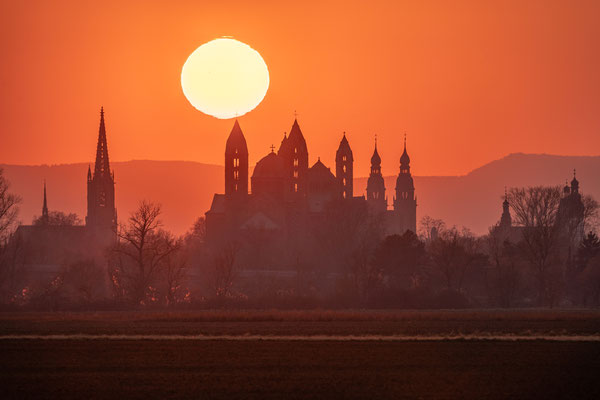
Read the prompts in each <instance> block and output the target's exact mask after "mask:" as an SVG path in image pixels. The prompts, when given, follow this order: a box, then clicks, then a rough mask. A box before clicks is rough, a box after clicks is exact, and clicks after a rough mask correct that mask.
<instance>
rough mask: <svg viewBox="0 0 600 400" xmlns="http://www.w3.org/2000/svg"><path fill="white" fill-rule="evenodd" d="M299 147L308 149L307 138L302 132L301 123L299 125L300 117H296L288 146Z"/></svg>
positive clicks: (287, 142) (303, 149)
mask: <svg viewBox="0 0 600 400" xmlns="http://www.w3.org/2000/svg"><path fill="white" fill-rule="evenodd" d="M287 146H290V147H294V146H295V147H298V149H299V150H302V151H305V152H306V151H308V150H307V147H306V140H305V139H304V135H303V134H302V130H301V129H300V125H298V119H296V118H294V123H293V124H292V129H291V130H290V134H289V136H288V138H287V140H286V147H287Z"/></svg>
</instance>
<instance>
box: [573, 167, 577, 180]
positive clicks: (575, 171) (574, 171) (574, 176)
mask: <svg viewBox="0 0 600 400" xmlns="http://www.w3.org/2000/svg"><path fill="white" fill-rule="evenodd" d="M575 178H577V170H576V169H575V168H573V179H575Z"/></svg>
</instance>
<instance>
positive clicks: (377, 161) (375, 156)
mask: <svg viewBox="0 0 600 400" xmlns="http://www.w3.org/2000/svg"><path fill="white" fill-rule="evenodd" d="M371 165H372V166H380V165H381V157H379V153H378V152H377V145H375V150H374V151H373V155H372V156H371Z"/></svg>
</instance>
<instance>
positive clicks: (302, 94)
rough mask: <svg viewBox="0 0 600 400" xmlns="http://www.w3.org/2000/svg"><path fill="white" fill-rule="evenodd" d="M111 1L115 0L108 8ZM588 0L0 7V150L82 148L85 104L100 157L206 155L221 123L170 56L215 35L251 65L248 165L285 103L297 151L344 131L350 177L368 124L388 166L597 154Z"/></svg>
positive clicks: (593, 23) (316, 152)
mask: <svg viewBox="0 0 600 400" xmlns="http://www.w3.org/2000/svg"><path fill="white" fill-rule="evenodd" d="M121 3H124V4H121ZM598 15H600V3H599V2H597V1H576V2H573V1H539V2H536V1H526V2H523V1H499V2H487V1H469V2H454V1H452V2H449V1H439V2H429V1H424V2H421V1H414V2H391V1H390V2H378V1H370V2H347V1H344V2H339V3H336V2H321V1H319V2H316V1H315V2H279V1H268V2H265V1H253V2H248V1H231V2H202V1H181V2H176V1H170V2H166V1H165V2H158V1H144V2H141V1H140V2H135V1H127V2H113V1H89V2H88V1H73V2H64V1H52V2H50V1H45V2H39V3H36V2H34V1H27V2H17V1H15V2H7V1H4V2H2V4H1V5H0V50H1V51H2V62H1V63H0V78H1V83H2V85H1V87H2V96H1V97H0V99H1V100H0V101H1V104H0V123H1V124H2V127H1V129H0V135H1V138H2V146H0V162H3V163H17V164H41V163H69V162H75V161H86V162H87V161H92V160H93V156H94V149H95V141H96V135H97V128H98V118H99V109H100V106H101V105H103V106H104V108H105V110H106V123H107V129H108V140H109V150H110V154H111V159H112V160H129V159H159V160H165V159H171V160H174V159H175V160H194V161H201V162H206V163H215V164H222V163H223V160H222V158H223V152H224V144H225V139H226V136H227V134H228V133H229V131H230V130H231V127H232V125H233V122H232V121H231V120H224V121H223V120H217V119H215V118H212V117H209V116H206V115H204V114H202V113H200V112H198V111H197V110H196V109H194V107H192V106H191V105H190V104H189V102H188V101H187V100H186V98H185V96H184V95H183V93H182V90H181V86H180V74H181V68H182V66H183V64H184V62H185V60H186V59H187V57H188V56H189V55H190V54H191V52H192V51H194V50H195V49H196V48H197V47H198V46H200V45H201V44H202V43H205V42H207V41H209V40H211V39H214V38H217V37H221V36H232V37H234V38H236V39H238V40H240V41H242V42H244V43H247V44H249V45H250V46H252V48H254V49H256V50H257V51H259V52H260V54H261V55H262V57H263V58H264V60H265V62H266V64H267V65H268V67H269V73H270V86H269V91H268V93H267V96H266V97H265V99H264V100H263V102H262V103H261V104H260V105H259V106H258V107H257V108H256V109H255V110H253V111H252V112H250V113H248V114H247V115H245V116H243V117H241V118H240V124H241V126H242V129H243V130H244V132H245V134H246V138H247V141H248V146H249V150H250V163H251V164H253V163H255V162H256V161H257V160H258V159H260V157H262V156H263V155H265V154H267V153H268V152H269V146H270V145H271V144H275V145H278V143H279V142H280V140H281V137H282V135H283V132H284V131H289V129H290V127H291V125H292V122H293V118H294V110H297V112H298V120H299V122H300V125H301V127H302V129H303V131H304V134H305V136H306V139H307V142H308V147H309V152H310V162H311V164H312V163H313V162H315V161H316V160H317V157H318V156H320V157H321V159H322V160H323V161H324V162H325V163H326V164H328V165H330V166H333V159H334V154H335V150H336V148H337V145H338V143H339V140H340V138H341V135H342V132H343V131H346V132H347V136H348V139H349V140H350V144H351V145H352V147H353V149H354V159H355V163H356V164H355V174H357V175H367V173H368V162H369V159H370V155H371V152H372V142H373V135H374V134H375V133H376V134H377V135H378V138H379V148H380V154H381V155H382V158H383V173H384V174H386V175H391V174H396V173H397V170H398V159H399V157H400V154H401V152H402V148H401V147H402V138H403V134H404V132H406V133H407V134H408V145H409V152H410V155H411V159H412V171H413V173H415V174H417V175H431V174H441V175H451V174H462V173H466V172H468V171H469V170H471V169H473V168H475V167H477V166H479V165H481V164H483V163H485V162H488V161H490V160H493V159H496V158H500V157H502V156H504V155H506V154H508V153H511V152H534V153H541V152H547V153H554V154H568V155H597V154H599V153H600V150H599V149H600V134H599V133H600V112H598V108H599V105H600V72H599V71H600V51H598V49H600V24H598V21H597V19H598Z"/></svg>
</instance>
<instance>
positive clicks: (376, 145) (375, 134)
mask: <svg viewBox="0 0 600 400" xmlns="http://www.w3.org/2000/svg"><path fill="white" fill-rule="evenodd" d="M375 148H376V149H377V134H375Z"/></svg>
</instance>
